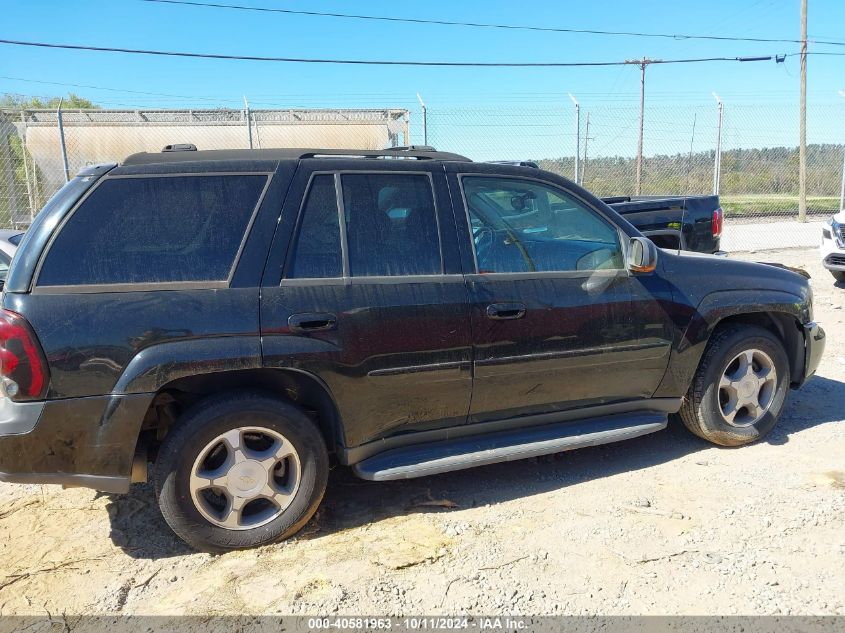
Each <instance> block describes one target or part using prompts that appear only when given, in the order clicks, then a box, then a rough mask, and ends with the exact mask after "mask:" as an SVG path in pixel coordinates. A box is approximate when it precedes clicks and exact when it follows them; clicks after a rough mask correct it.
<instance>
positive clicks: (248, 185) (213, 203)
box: [38, 175, 268, 286]
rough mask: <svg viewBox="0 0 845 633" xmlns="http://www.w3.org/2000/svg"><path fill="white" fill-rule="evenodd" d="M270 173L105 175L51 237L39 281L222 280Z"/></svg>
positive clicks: (60, 283) (64, 283)
mask: <svg viewBox="0 0 845 633" xmlns="http://www.w3.org/2000/svg"><path fill="white" fill-rule="evenodd" d="M267 178H268V176H264V175H243V176H241V175H214V176H174V177H155V176H151V177H143V178H112V179H107V180H105V181H103V182H102V183H101V184H100V185H99V186H98V187H97V188H96V189H95V190H94V191H93V192H92V193H91V195H90V196H88V198H87V199H86V200H85V201H84V202H83V203H82V204H81V205H80V206H79V208H77V209H76V211H75V212H74V213H73V215H72V216H71V217H70V218H69V219H68V221H67V222H66V223H65V225H64V226H63V227H62V229H61V231H60V232H59V234H58V235H57V236H56V239H55V240H54V242H53V244H52V245H51V246H50V247H49V250H48V252H47V256H46V258H45V260H44V263H43V265H42V267H41V271H40V273H39V276H38V285H39V286H68V285H92V284H132V283H161V282H180V281H182V282H191V281H199V282H202V281H225V280H226V279H228V277H229V273H230V271H231V269H232V266H233V264H234V262H235V258H236V256H237V254H238V250H239V249H240V245H241V243H242V242H243V239H244V235H245V233H246V230H247V227H248V226H249V223H250V220H251V218H252V216H253V214H254V212H255V210H256V207H257V205H258V202H259V199H260V197H261V193H262V191H263V190H264V186H265V185H266V183H267Z"/></svg>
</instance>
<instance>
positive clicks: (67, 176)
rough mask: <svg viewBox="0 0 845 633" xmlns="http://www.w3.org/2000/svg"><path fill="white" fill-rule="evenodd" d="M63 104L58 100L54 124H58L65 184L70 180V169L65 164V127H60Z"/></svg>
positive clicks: (61, 100)
mask: <svg viewBox="0 0 845 633" xmlns="http://www.w3.org/2000/svg"><path fill="white" fill-rule="evenodd" d="M64 102H65V100H64V99H60V100H59V107H58V109H57V110H56V122H57V123H58V128H59V149H61V152H62V166H63V167H64V172H65V183H67V182H68V181H69V180H70V167H68V164H67V148H66V147H65V127H64V125H62V104H63V103H64Z"/></svg>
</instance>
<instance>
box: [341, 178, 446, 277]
mask: <svg viewBox="0 0 845 633" xmlns="http://www.w3.org/2000/svg"><path fill="white" fill-rule="evenodd" d="M341 182H342V184H343V209H344V215H345V217H346V241H347V246H348V250H349V272H350V274H351V275H352V276H353V277H373V276H393V275H433V274H438V273H440V272H441V271H442V265H441V261H440V239H439V237H438V233H437V215H436V213H435V208H434V196H433V194H432V191H431V181H430V180H429V178H428V176H425V175H418V174H344V175H343V176H342V177H341Z"/></svg>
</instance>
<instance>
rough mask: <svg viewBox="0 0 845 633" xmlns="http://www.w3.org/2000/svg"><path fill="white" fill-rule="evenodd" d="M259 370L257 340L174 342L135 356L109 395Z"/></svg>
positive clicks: (233, 337) (259, 346) (151, 390)
mask: <svg viewBox="0 0 845 633" xmlns="http://www.w3.org/2000/svg"><path fill="white" fill-rule="evenodd" d="M260 367H261V343H260V340H259V338H258V337H257V336H220V337H209V338H202V339H193V340H182V341H174V342H172V343H163V344H160V345H154V346H152V347H148V348H146V349H144V350H143V351H141V352H140V353H138V354H136V355H135V357H134V358H133V359H132V360H131V361H130V362H129V364H128V365H127V366H126V369H125V370H124V371H123V374H121V376H120V378H119V379H118V381H117V383H116V384H115V386H114V389H113V390H112V393H113V394H131V393H155V392H157V391H158V390H159V389H161V388H162V387H163V386H164V385H166V384H167V383H169V382H172V381H174V380H178V379H179V378H186V377H188V376H196V375H199V374H212V373H218V372H226V371H238V370H243V369H259V368H260Z"/></svg>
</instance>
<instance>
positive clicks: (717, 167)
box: [713, 92, 722, 196]
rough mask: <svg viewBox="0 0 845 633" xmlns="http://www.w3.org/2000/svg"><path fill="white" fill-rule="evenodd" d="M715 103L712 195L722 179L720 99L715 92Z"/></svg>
mask: <svg viewBox="0 0 845 633" xmlns="http://www.w3.org/2000/svg"><path fill="white" fill-rule="evenodd" d="M713 96H714V97H716V103H717V104H718V106H717V107H718V109H719V123H718V125H717V126H716V157H715V158H714V160H713V195H714V196H718V195H719V188H720V185H721V181H722V100H721V99H720V98H719V95H717V94H716V93H715V92H714V93H713Z"/></svg>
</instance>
